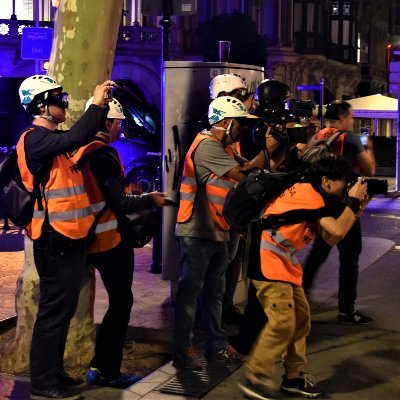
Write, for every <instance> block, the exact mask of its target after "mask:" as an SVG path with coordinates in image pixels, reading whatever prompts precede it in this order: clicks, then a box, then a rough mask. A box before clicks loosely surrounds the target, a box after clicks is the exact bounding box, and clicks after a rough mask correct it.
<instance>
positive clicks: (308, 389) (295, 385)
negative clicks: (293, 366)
mask: <svg viewBox="0 0 400 400" xmlns="http://www.w3.org/2000/svg"><path fill="white" fill-rule="evenodd" d="M281 392H283V393H288V394H293V395H296V396H301V397H309V398H313V397H318V396H320V395H321V394H322V391H321V390H320V389H319V388H318V387H317V384H316V382H315V378H314V377H313V376H312V375H310V374H307V373H306V372H302V373H301V374H300V376H299V377H298V378H293V379H288V378H287V376H286V374H285V375H283V379H282V383H281Z"/></svg>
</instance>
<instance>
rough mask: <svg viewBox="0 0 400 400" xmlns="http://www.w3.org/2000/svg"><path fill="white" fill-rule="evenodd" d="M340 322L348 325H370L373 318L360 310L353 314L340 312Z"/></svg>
mask: <svg viewBox="0 0 400 400" xmlns="http://www.w3.org/2000/svg"><path fill="white" fill-rule="evenodd" d="M338 322H339V324H347V325H368V324H371V323H372V318H371V317H368V316H366V315H363V314H361V313H360V312H359V311H353V312H352V313H351V314H344V313H339V315H338Z"/></svg>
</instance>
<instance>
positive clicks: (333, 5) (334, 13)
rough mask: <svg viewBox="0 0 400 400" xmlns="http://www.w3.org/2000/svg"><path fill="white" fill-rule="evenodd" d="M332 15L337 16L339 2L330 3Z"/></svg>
mask: <svg viewBox="0 0 400 400" xmlns="http://www.w3.org/2000/svg"><path fill="white" fill-rule="evenodd" d="M332 15H339V2H338V1H333V2H332Z"/></svg>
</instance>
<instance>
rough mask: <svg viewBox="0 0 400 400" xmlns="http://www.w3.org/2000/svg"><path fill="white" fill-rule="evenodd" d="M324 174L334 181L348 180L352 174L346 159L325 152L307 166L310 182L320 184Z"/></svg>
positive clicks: (351, 177)
mask: <svg viewBox="0 0 400 400" xmlns="http://www.w3.org/2000/svg"><path fill="white" fill-rule="evenodd" d="M324 176H326V177H327V178H329V179H332V180H334V181H336V180H339V179H344V180H345V181H346V182H350V181H351V180H352V179H353V176H354V174H353V171H352V168H351V165H350V163H349V161H348V160H347V159H345V158H344V157H342V156H337V155H335V154H325V155H323V156H321V157H320V158H318V159H317V160H315V161H313V162H312V163H311V164H310V165H309V167H308V168H307V177H308V179H309V180H310V181H311V182H312V183H316V184H318V185H320V184H321V182H322V178H323V177H324Z"/></svg>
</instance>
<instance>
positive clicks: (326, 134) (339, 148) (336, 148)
mask: <svg viewBox="0 0 400 400" xmlns="http://www.w3.org/2000/svg"><path fill="white" fill-rule="evenodd" d="M338 130H339V129H337V128H325V129H321V130H320V131H319V132H318V133H317V134H316V135H315V139H316V140H321V139H329V138H330V137H332V136H333V135H334V134H335V133H336V132H337V131H338ZM345 136H346V132H343V133H342V134H341V135H340V136H339V137H338V138H337V139H336V140H335V141H334V143H333V144H332V152H333V153H334V154H336V155H338V156H341V155H342V154H343V149H344V138H345Z"/></svg>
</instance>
